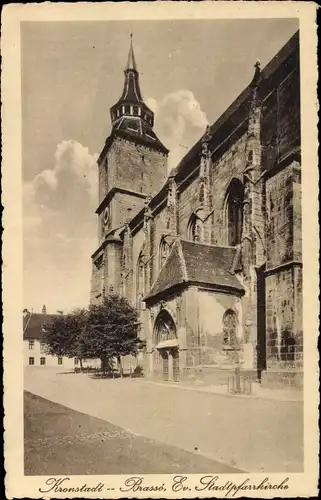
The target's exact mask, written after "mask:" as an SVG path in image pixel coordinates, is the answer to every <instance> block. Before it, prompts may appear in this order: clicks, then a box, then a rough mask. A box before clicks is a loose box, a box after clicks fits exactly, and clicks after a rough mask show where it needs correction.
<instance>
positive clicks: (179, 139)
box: [146, 90, 208, 170]
mask: <svg viewBox="0 0 321 500" xmlns="http://www.w3.org/2000/svg"><path fill="white" fill-rule="evenodd" d="M146 104H147V105H148V106H149V107H150V108H151V109H152V110H153V111H154V113H155V131H156V133H157V134H158V135H159V137H160V139H161V140H163V142H164V144H165V145H166V147H168V149H169V150H170V153H169V158H168V167H169V170H171V168H173V167H176V166H177V164H178V162H179V161H180V160H181V159H182V157H183V156H184V155H185V154H186V153H187V150H188V149H189V148H190V147H191V146H192V145H193V144H194V143H195V142H196V141H197V140H198V139H199V138H200V136H201V135H202V134H203V132H204V130H205V128H206V125H207V124H208V120H207V117H206V114H205V113H204V112H203V111H202V109H201V106H200V103H199V102H198V101H197V99H196V98H195V96H194V94H193V92H191V91H190V90H177V91H176V92H171V93H170V94H166V95H165V96H164V97H163V98H162V99H161V100H160V101H158V102H157V101H156V100H155V99H154V98H152V97H151V98H149V99H147V101H146Z"/></svg>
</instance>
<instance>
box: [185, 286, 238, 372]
mask: <svg viewBox="0 0 321 500" xmlns="http://www.w3.org/2000/svg"><path fill="white" fill-rule="evenodd" d="M227 310H232V311H234V312H235V314H236V318H237V325H236V337H237V339H238V341H239V342H240V344H241V345H243V330H244V318H243V308H242V300H241V299H240V298H238V297H236V296H234V295H228V294H222V293H217V292H214V291H212V290H204V289H199V288H197V287H189V288H188V290H187V292H186V320H185V321H186V325H185V327H186V335H187V354H186V355H187V357H186V366H187V368H188V369H189V370H191V369H192V368H200V367H204V366H208V367H212V368H233V367H234V366H235V361H236V359H235V354H231V353H230V352H228V351H226V350H225V349H224V344H223V316H224V313H225V312H226V311H227ZM240 360H241V363H243V361H244V360H243V356H242V352H240Z"/></svg>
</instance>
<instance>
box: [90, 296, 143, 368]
mask: <svg viewBox="0 0 321 500" xmlns="http://www.w3.org/2000/svg"><path fill="white" fill-rule="evenodd" d="M139 331H140V323H139V320H138V312H137V310H136V309H135V308H134V307H132V306H131V304H130V303H129V302H128V300H127V299H126V298H124V297H120V296H118V295H115V294H111V295H107V296H105V297H104V300H103V302H102V304H99V305H93V304H92V305H90V306H89V310H88V316H87V328H86V329H84V330H83V332H82V334H81V340H82V342H83V344H84V345H85V346H86V353H87V357H93V358H100V359H101V362H102V368H103V371H105V368H106V365H109V366H110V363H111V362H112V360H113V358H117V361H118V364H119V367H120V372H121V375H122V366H121V357H122V356H126V355H129V354H132V355H134V356H135V355H136V354H137V351H138V349H139V348H140V347H142V346H143V342H142V340H140V338H139V337H138V334H139Z"/></svg>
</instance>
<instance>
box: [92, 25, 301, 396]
mask: <svg viewBox="0 0 321 500" xmlns="http://www.w3.org/2000/svg"><path fill="white" fill-rule="evenodd" d="M254 62H255V61H254ZM110 119H111V126H112V128H111V133H110V135H109V137H108V138H107V140H106V142H105V145H104V147H103V149H102V152H101V154H100V156H99V159H98V179H99V181H98V182H99V205H98V208H97V210H96V213H97V218H98V226H99V230H98V240H99V246H98V248H97V250H96V251H95V252H94V254H93V255H92V284H91V302H92V303H99V302H100V301H101V300H102V298H103V297H104V294H107V293H117V294H121V295H124V296H126V297H127V298H128V299H129V301H130V302H131V303H132V304H133V305H135V306H136V307H137V308H138V309H139V311H140V317H141V324H142V330H141V334H140V336H141V338H144V339H145V341H146V348H145V350H144V352H141V353H140V354H139V357H138V358H139V363H140V364H141V365H142V366H143V368H144V373H145V375H146V376H150V377H153V378H156V379H161V380H166V381H168V380H169V381H177V382H179V381H184V380H188V379H197V378H202V377H204V376H206V377H211V376H212V377H213V379H214V378H215V377H219V376H221V375H222V374H227V373H228V372H229V371H230V370H233V369H234V367H235V366H236V364H240V366H241V369H242V370H243V371H244V372H246V373H247V374H248V375H249V376H253V378H254V379H255V378H256V377H257V373H259V374H261V373H262V380H263V381H265V382H266V383H268V382H269V380H271V381H274V382H276V383H280V384H284V383H289V384H291V385H292V384H295V385H299V386H300V385H302V372H303V369H302V364H303V332H302V253H301V153H300V69H299V32H297V33H296V34H295V35H294V36H293V37H292V38H291V39H290V40H289V41H288V43H287V44H286V45H285V46H284V47H283V48H282V49H281V50H280V52H279V53H278V54H276V55H275V57H274V58H273V59H272V60H271V61H270V62H269V63H268V64H267V66H266V67H265V68H263V69H261V68H260V65H259V63H256V64H255V66H254V70H253V78H252V81H250V82H249V85H248V86H247V87H246V88H245V89H244V91H243V92H242V93H241V94H240V95H239V96H238V97H237V98H236V99H235V101H234V102H233V103H232V104H231V105H230V106H229V108H228V109H226V111H225V112H224V113H223V114H222V115H221V116H220V118H219V119H218V120H217V121H216V122H215V123H213V124H212V125H209V126H207V128H206V130H204V134H203V136H202V137H201V139H200V140H199V141H198V142H197V143H196V144H195V145H194V146H193V147H192V148H191V149H190V150H189V151H188V153H187V154H186V156H185V157H184V158H183V159H182V160H181V161H180V163H179V164H178V165H177V166H176V168H174V169H173V170H172V171H171V172H170V173H169V174H168V169H167V157H168V153H169V151H168V150H167V148H166V145H164V144H163V143H162V142H161V140H160V139H159V138H158V137H157V136H156V134H155V132H154V130H153V126H154V113H153V112H152V110H150V109H149V108H148V106H147V105H146V104H145V102H144V100H143V96H142V92H141V88H140V80H139V72H138V66H137V63H136V61H135V56H134V50H133V45H132V40H131V43H130V49H129V55H128V61H127V66H126V69H125V75H124V88H123V91H122V94H121V97H120V98H119V100H118V102H117V103H116V104H115V105H113V106H112V107H111V109H110Z"/></svg>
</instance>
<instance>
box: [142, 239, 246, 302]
mask: <svg viewBox="0 0 321 500" xmlns="http://www.w3.org/2000/svg"><path fill="white" fill-rule="evenodd" d="M237 257H238V249H237V248H236V247H223V246H213V245H206V244H204V243H196V242H194V241H186V240H182V239H180V240H177V241H176V242H175V244H174V245H173V247H172V250H171V252H170V254H169V256H168V258H167V260H166V262H165V264H164V266H163V267H162V269H161V271H160V273H159V275H158V278H157V279H156V281H155V283H154V285H153V286H152V289H151V290H150V292H149V293H148V294H147V296H146V297H145V300H148V299H150V298H151V297H154V296H156V295H159V294H160V293H162V292H165V291H167V290H169V289H170V288H172V287H174V286H176V285H179V284H183V283H195V284H201V285H213V286H215V287H217V288H218V289H219V288H220V289H222V290H225V291H226V290H234V291H236V292H239V293H240V292H241V293H242V292H244V288H243V286H242V285H241V283H240V282H239V280H238V279H237V277H236V276H235V274H234V272H233V269H234V270H237V269H239V267H240V264H239V262H238V263H235V260H236V258H237Z"/></svg>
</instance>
